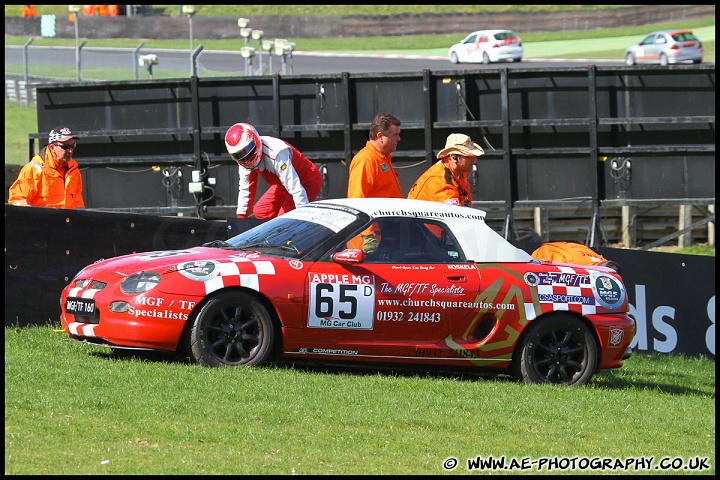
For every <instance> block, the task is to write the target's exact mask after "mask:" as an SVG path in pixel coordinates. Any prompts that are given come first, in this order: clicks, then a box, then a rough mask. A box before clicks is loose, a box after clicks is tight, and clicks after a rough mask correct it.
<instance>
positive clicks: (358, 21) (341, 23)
mask: <svg viewBox="0 0 720 480" xmlns="http://www.w3.org/2000/svg"><path fill="white" fill-rule="evenodd" d="M707 17H715V6H714V5H643V6H634V7H627V8H613V9H606V10H593V11H586V10H577V11H571V12H561V13H560V12H511V13H502V12H500V13H497V12H489V13H482V14H439V15H413V14H405V15H391V16H369V15H368V16H361V15H355V16H343V17H338V16H268V15H259V16H252V17H249V19H250V27H251V28H253V29H257V30H263V31H264V33H265V37H266V38H289V39H293V38H338V37H373V36H393V35H427V34H447V33H457V34H461V35H462V34H466V33H469V32H471V31H473V30H479V29H483V28H510V29H512V30H515V31H517V32H520V33H521V34H522V33H523V32H539V31H546V32H547V31H565V30H597V29H603V28H617V27H627V26H635V25H645V24H653V23H664V22H677V21H683V20H690V19H696V18H707ZM41 21H42V20H41V18H40V17H36V18H30V19H27V18H21V17H5V35H13V36H28V37H35V36H42V34H41ZM78 25H79V28H80V30H79V31H80V37H81V38H87V39H94V38H137V39H147V38H151V39H174V38H187V37H188V30H189V22H188V19H187V18H186V17H168V16H162V15H149V16H141V15H138V16H131V17H80V23H79V24H78ZM192 28H193V36H194V38H197V39H223V38H237V39H239V38H240V29H239V28H238V25H237V18H235V17H204V16H197V17H193V20H192ZM54 36H56V37H57V38H75V25H74V24H73V23H71V22H70V21H69V20H68V17H67V16H57V17H56V18H55V28H54Z"/></svg>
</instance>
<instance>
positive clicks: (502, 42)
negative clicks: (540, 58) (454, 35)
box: [448, 30, 523, 64]
mask: <svg viewBox="0 0 720 480" xmlns="http://www.w3.org/2000/svg"><path fill="white" fill-rule="evenodd" d="M448 55H449V56H450V62H451V63H485V64H487V63H495V62H503V61H513V62H520V61H522V57H523V47H522V40H520V37H518V36H517V35H515V33H514V32H513V31H512V30H478V31H476V32H473V33H471V34H470V35H468V36H467V37H465V39H464V40H463V41H462V42H460V43H456V44H455V45H453V46H452V47H450V51H449V53H448Z"/></svg>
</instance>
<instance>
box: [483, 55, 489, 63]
mask: <svg viewBox="0 0 720 480" xmlns="http://www.w3.org/2000/svg"><path fill="white" fill-rule="evenodd" d="M483 63H484V64H485V65H487V64H488V63H490V55H488V54H487V52H483Z"/></svg>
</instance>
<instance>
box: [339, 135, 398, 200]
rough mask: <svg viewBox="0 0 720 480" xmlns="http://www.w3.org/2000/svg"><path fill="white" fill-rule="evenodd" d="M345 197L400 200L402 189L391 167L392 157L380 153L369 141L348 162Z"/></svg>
mask: <svg viewBox="0 0 720 480" xmlns="http://www.w3.org/2000/svg"><path fill="white" fill-rule="evenodd" d="M347 196H348V198H366V197H381V198H402V188H401V187H400V180H399V179H398V174H397V172H396V171H395V169H394V168H393V166H392V156H391V155H383V154H382V153H380V152H379V151H378V149H377V148H375V146H374V145H373V144H372V143H371V142H370V140H368V141H367V143H366V144H365V147H364V148H363V149H362V150H360V151H359V152H358V153H356V154H355V156H354V157H353V159H352V162H350V171H349V173H348V191H347Z"/></svg>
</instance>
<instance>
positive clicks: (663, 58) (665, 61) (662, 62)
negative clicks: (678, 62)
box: [660, 53, 670, 67]
mask: <svg viewBox="0 0 720 480" xmlns="http://www.w3.org/2000/svg"><path fill="white" fill-rule="evenodd" d="M669 63H670V62H668V58H667V55H665V54H664V53H661V54H660V65H662V66H663V67H667V66H668V64H669Z"/></svg>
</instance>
